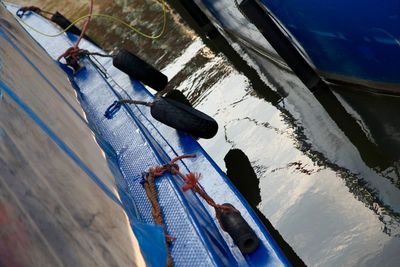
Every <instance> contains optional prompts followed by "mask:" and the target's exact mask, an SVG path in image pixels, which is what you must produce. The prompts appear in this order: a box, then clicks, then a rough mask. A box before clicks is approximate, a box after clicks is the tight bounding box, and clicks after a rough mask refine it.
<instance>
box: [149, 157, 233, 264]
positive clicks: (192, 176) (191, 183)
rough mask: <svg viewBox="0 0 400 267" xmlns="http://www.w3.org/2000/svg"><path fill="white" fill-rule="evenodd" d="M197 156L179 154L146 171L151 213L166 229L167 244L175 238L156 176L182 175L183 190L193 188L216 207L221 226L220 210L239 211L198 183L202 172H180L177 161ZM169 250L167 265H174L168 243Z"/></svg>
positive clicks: (209, 203) (157, 222)
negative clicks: (166, 220) (163, 210)
mask: <svg viewBox="0 0 400 267" xmlns="http://www.w3.org/2000/svg"><path fill="white" fill-rule="evenodd" d="M195 157H196V155H195V154H186V155H182V156H179V157H176V158H174V159H172V160H171V161H170V162H169V163H168V164H166V165H164V166H155V167H152V168H150V170H149V171H148V172H147V173H145V178H144V180H143V182H142V184H143V187H144V189H145V191H146V195H147V197H148V198H149V200H150V203H151V206H152V209H151V213H152V216H153V219H154V222H155V223H156V224H159V225H161V226H162V228H163V230H164V234H165V239H166V241H167V244H171V242H172V241H173V240H174V238H173V237H171V236H169V235H168V233H167V230H166V227H165V223H164V220H163V217H162V213H161V207H160V204H159V202H158V193H157V189H156V186H155V181H156V178H157V177H160V176H162V175H164V174H165V173H167V172H169V173H171V174H172V175H178V176H179V177H181V178H182V179H183V181H184V182H185V184H184V185H183V186H182V190H183V191H184V192H186V191H188V190H193V191H194V192H196V193H197V194H199V195H200V197H202V198H203V199H204V200H205V201H206V202H207V204H208V205H210V206H212V207H214V209H215V212H216V216H217V219H218V221H219V223H220V225H221V227H222V224H221V220H220V218H219V214H220V211H223V212H239V211H238V210H236V209H235V208H234V207H232V206H228V205H220V204H217V203H216V202H215V201H214V200H213V199H212V198H211V197H210V196H209V195H208V194H207V193H206V192H205V191H204V189H203V188H202V187H201V186H200V185H199V184H198V181H199V180H200V178H201V174H200V173H192V172H189V173H188V174H186V175H184V174H182V173H181V172H180V170H179V166H178V164H176V162H177V161H178V160H181V159H184V158H195ZM222 228H223V227H222ZM167 251H168V260H167V266H168V267H170V266H173V263H172V258H171V253H170V251H169V247H168V245H167Z"/></svg>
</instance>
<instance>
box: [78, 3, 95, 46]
mask: <svg viewBox="0 0 400 267" xmlns="http://www.w3.org/2000/svg"><path fill="white" fill-rule="evenodd" d="M92 15H93V0H90V1H89V16H88V18H87V20H86V22H85V24H84V25H83V28H82V31H81V35H79V38H78V40H77V41H76V43H75V45H74V46H75V47H78V46H79V43H80V42H81V40H82V38H83V36H85V34H86V32H87V30H88V29H89V24H90V20H91V18H92Z"/></svg>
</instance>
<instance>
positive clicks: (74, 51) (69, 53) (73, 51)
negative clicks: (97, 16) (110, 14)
mask: <svg viewBox="0 0 400 267" xmlns="http://www.w3.org/2000/svg"><path fill="white" fill-rule="evenodd" d="M92 14H93V0H90V1H89V17H88V18H87V20H86V22H85V24H84V25H83V28H82V31H81V35H79V38H78V40H77V41H76V42H75V44H74V46H72V47H70V48H68V49H67V50H66V51H65V52H64V53H62V54H61V55H60V56H59V57H58V58H57V61H59V60H60V59H62V58H67V57H71V58H72V59H73V60H74V61H76V62H78V60H79V52H80V51H81V50H80V49H79V43H80V42H81V40H82V38H83V37H84V36H85V34H86V32H87V30H88V29H89V23H90V20H91V18H92Z"/></svg>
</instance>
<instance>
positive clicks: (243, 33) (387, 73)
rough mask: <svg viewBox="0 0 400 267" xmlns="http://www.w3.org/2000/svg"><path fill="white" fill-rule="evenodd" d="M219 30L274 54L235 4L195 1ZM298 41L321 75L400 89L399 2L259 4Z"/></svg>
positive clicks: (267, 0) (284, 0) (282, 0)
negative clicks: (389, 85)
mask: <svg viewBox="0 0 400 267" xmlns="http://www.w3.org/2000/svg"><path fill="white" fill-rule="evenodd" d="M194 1H195V2H196V3H197V4H198V5H199V6H200V7H202V8H203V10H204V11H205V12H206V13H208V14H209V15H211V16H212V17H214V19H215V21H217V23H218V24H220V26H222V27H223V28H224V29H226V30H228V32H234V33H236V34H238V35H239V36H240V37H244V38H245V39H246V41H250V42H253V43H254V44H256V46H261V47H264V48H266V49H267V50H268V49H270V48H269V46H268V45H265V44H264V43H263V41H262V39H263V37H262V36H261V35H260V34H258V33H255V32H254V30H255V29H254V27H253V25H252V24H251V23H250V22H249V21H248V20H247V19H246V18H244V17H243V15H242V14H241V13H240V11H239V10H238V8H237V7H236V6H235V1H237V2H240V1H238V0H235V1H230V0H194ZM259 2H260V3H262V4H264V6H265V7H266V8H267V9H268V10H269V11H270V13H271V14H272V15H273V16H274V17H275V18H276V19H277V20H278V21H279V22H280V23H281V25H283V26H284V28H285V29H286V30H287V31H288V32H289V33H290V35H291V37H294V39H295V40H296V41H297V42H296V43H297V44H299V45H300V46H301V48H302V50H303V51H305V52H306V54H307V56H308V58H309V59H310V60H311V61H312V63H313V64H314V66H315V67H316V69H317V70H318V71H320V72H322V73H324V74H328V75H329V76H333V75H335V76H338V77H341V78H345V79H346V80H348V81H373V82H381V83H386V84H391V85H395V86H399V83H400V75H398V70H399V69H400V27H399V26H398V25H399V24H400V2H399V1H396V0H390V1H384V2H382V1H361V0H354V1H346V0H337V1H332V0H329V1H318V0H260V1H259Z"/></svg>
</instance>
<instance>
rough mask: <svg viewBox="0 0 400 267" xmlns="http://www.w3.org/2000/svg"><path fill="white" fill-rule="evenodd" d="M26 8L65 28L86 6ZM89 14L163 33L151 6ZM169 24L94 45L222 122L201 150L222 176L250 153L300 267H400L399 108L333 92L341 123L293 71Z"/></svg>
mask: <svg viewBox="0 0 400 267" xmlns="http://www.w3.org/2000/svg"><path fill="white" fill-rule="evenodd" d="M25 3H29V4H36V5H38V6H40V7H43V8H44V9H47V10H50V11H56V10H58V11H60V12H62V13H64V14H65V15H67V16H68V17H69V18H72V19H74V18H77V17H79V16H81V15H84V14H86V13H87V7H86V5H87V3H86V1H83V0H81V1H72V0H70V1H53V0H52V1H50V0H48V1H47V0H46V1H38V0H37V1H25ZM95 10H96V12H101V13H107V14H113V15H114V16H118V17H120V18H122V19H124V20H126V21H128V22H131V23H132V24H134V25H137V26H138V27H139V28H140V29H142V30H143V31H146V32H153V33H156V32H158V31H159V29H160V28H161V23H162V12H161V7H160V5H159V4H157V3H156V2H154V1H147V0H141V1H131V0H120V1H117V0H115V1H100V0H98V1H95ZM167 21H168V23H167V30H166V33H165V35H164V36H163V37H162V38H160V39H158V40H148V39H144V38H142V37H139V36H138V35H135V34H133V33H132V32H130V31H128V30H126V29H124V28H122V27H121V26H120V25H116V24H113V23H111V22H109V21H105V20H95V21H94V22H93V23H92V27H91V29H90V31H89V35H90V36H91V37H93V38H94V39H95V40H96V41H97V42H98V43H100V44H101V45H102V46H103V47H104V48H105V49H106V50H108V51H111V52H112V51H114V50H115V49H116V48H117V47H121V46H125V47H127V48H128V49H130V50H131V51H133V52H135V53H136V54H138V55H140V56H141V57H143V58H145V59H146V60H147V61H148V62H151V63H152V64H154V65H155V66H157V67H158V68H159V69H161V70H162V71H163V72H164V73H165V74H166V75H167V76H168V77H169V79H170V81H171V82H170V85H169V88H170V89H178V90H180V91H182V92H184V93H185V95H187V96H188V98H189V100H190V101H191V102H192V103H193V104H194V105H195V106H196V107H197V108H199V109H200V110H202V111H205V112H206V113H208V114H210V115H212V116H213V117H214V118H216V119H217V121H218V123H219V125H220V130H219V132H218V134H217V136H216V137H214V138H213V139H211V140H200V143H201V144H202V145H203V146H204V148H205V149H206V150H207V151H208V152H209V153H210V155H211V156H212V157H213V158H214V159H215V160H216V162H217V163H218V164H219V165H220V167H221V168H222V169H223V170H225V164H224V156H225V155H226V153H227V152H228V151H229V150H230V149H232V148H239V149H241V150H243V151H244V152H245V153H246V154H247V156H248V157H249V159H250V161H251V163H252V166H253V168H254V169H255V170H256V173H257V175H258V177H259V188H255V189H254V194H261V199H262V201H261V203H259V204H258V208H259V209H260V211H261V212H262V213H263V214H264V215H265V216H266V217H268V218H269V219H270V220H271V222H272V223H273V224H274V226H275V227H276V228H277V229H278V230H279V231H280V233H281V234H282V235H283V236H284V238H285V239H286V240H287V242H288V243H289V244H291V246H292V247H293V248H294V250H295V251H296V252H297V253H298V254H299V256H300V257H301V258H302V259H303V260H304V261H305V263H306V264H308V265H310V266H378V265H379V266H398V263H399V262H400V253H398V252H399V251H400V190H399V188H400V179H399V178H400V120H398V118H397V117H398V115H397V114H399V112H400V105H399V104H400V98H396V97H388V96H377V95H368V94H360V93H354V92H350V91H347V90H342V89H343V88H336V89H338V90H337V91H335V94H336V97H337V99H338V100H339V101H340V103H341V104H342V105H343V106H344V107H345V109H346V111H347V112H346V114H342V113H340V112H337V110H338V109H337V102H335V101H333V102H332V101H329V99H328V100H326V99H324V97H323V96H317V98H319V99H320V100H321V101H320V102H319V101H317V99H316V97H315V96H313V95H311V94H310V93H309V92H308V91H307V89H306V88H305V87H304V86H303V85H302V83H301V82H300V81H299V80H298V79H297V78H296V77H295V76H294V75H293V74H292V73H291V72H290V71H289V70H287V69H286V68H285V67H283V66H281V65H279V64H277V63H275V62H273V61H270V60H268V59H266V58H263V57H260V56H259V55H258V54H257V52H255V51H254V50H252V49H248V48H243V47H241V46H240V45H239V44H238V43H237V42H238V41H237V40H235V39H234V38H232V39H230V42H231V44H232V46H233V47H234V51H233V50H231V49H230V48H224V52H225V54H226V55H228V56H229V57H230V59H229V60H228V59H227V57H226V56H225V55H224V54H222V53H218V52H216V51H215V50H213V49H210V48H209V47H208V46H207V45H205V44H204V42H203V41H202V40H201V39H200V38H199V37H198V36H197V35H196V34H195V33H194V32H193V31H192V30H191V29H190V28H189V27H187V26H185V24H184V23H183V21H182V19H181V18H180V17H179V16H178V15H177V14H176V13H175V12H174V11H173V10H171V8H170V7H168V20H167ZM217 42H218V41H217ZM217 46H218V44H217ZM219 47H221V45H219ZM232 51H233V52H232ZM235 53H238V54H240V58H239V56H238V55H235ZM243 60H244V61H245V62H246V63H247V64H248V65H249V66H251V67H253V68H254V69H255V70H256V71H257V73H258V75H254V73H255V72H254V70H253V69H249V67H248V66H246V65H244V63H243V62H244V61H243ZM249 77H250V79H249ZM354 125H358V126H357V127H355V126H354ZM360 129H361V131H360ZM244 179H245V177H244Z"/></svg>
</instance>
